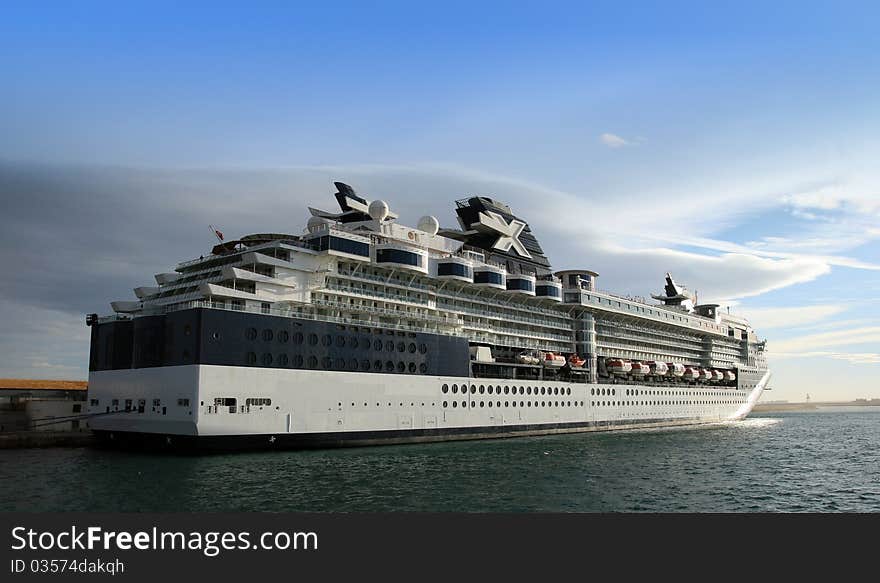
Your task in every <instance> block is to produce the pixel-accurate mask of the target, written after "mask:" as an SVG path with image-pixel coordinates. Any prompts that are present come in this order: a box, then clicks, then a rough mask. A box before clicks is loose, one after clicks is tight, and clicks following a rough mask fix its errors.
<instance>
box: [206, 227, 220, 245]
mask: <svg viewBox="0 0 880 583" xmlns="http://www.w3.org/2000/svg"><path fill="white" fill-rule="evenodd" d="M208 228H209V229H211V233H213V235H214V236H215V237H217V240H218V241H220V242H221V243H222V242H223V233H221V232H220V231H218V230H217V228H216V227H214V225H208Z"/></svg>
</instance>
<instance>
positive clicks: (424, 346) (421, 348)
mask: <svg viewBox="0 0 880 583" xmlns="http://www.w3.org/2000/svg"><path fill="white" fill-rule="evenodd" d="M426 352H428V345H427V344H419V353H421V354H425V353H426Z"/></svg>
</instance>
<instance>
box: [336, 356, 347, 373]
mask: <svg viewBox="0 0 880 583" xmlns="http://www.w3.org/2000/svg"><path fill="white" fill-rule="evenodd" d="M335 368H336V370H345V359H343V358H337V359H336V367H335Z"/></svg>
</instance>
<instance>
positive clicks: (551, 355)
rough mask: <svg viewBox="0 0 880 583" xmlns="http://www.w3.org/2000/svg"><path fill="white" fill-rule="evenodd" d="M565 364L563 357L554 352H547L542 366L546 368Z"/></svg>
mask: <svg viewBox="0 0 880 583" xmlns="http://www.w3.org/2000/svg"><path fill="white" fill-rule="evenodd" d="M564 365H565V357H564V356H561V355H559V354H556V353H555V352H548V353H547V354H545V355H544V366H545V367H547V368H559V367H561V366H564Z"/></svg>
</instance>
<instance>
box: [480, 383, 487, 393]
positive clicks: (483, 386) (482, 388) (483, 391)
mask: <svg viewBox="0 0 880 583" xmlns="http://www.w3.org/2000/svg"><path fill="white" fill-rule="evenodd" d="M485 392H486V385H480V394H481V395H482V394H483V393H485Z"/></svg>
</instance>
